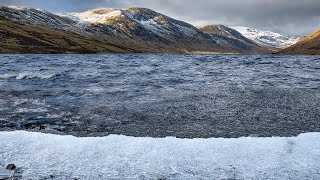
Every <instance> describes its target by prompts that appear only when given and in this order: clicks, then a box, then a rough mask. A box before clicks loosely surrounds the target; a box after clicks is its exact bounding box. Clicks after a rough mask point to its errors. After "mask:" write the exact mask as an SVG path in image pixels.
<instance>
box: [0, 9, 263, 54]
mask: <svg viewBox="0 0 320 180" xmlns="http://www.w3.org/2000/svg"><path fill="white" fill-rule="evenodd" d="M0 16H1V17H3V18H5V20H6V21H10V22H11V21H12V22H18V23H22V24H25V25H28V26H32V27H33V28H34V26H36V27H39V26H40V27H41V28H47V29H46V31H48V30H52V31H61V32H63V33H68V34H72V35H75V34H77V36H83V37H86V38H91V39H93V40H96V41H97V42H98V43H101V41H102V42H103V43H104V44H108V46H109V45H110V46H115V47H117V48H121V52H123V50H125V51H127V50H128V51H129V52H180V53H257V52H261V49H260V47H258V46H256V45H255V44H250V43H249V44H250V45H248V42H245V41H243V40H240V41H236V40H235V39H236V38H235V37H230V36H228V35H226V34H213V33H208V32H206V31H203V30H201V29H198V28H196V27H194V26H193V25H191V24H188V23H186V22H183V21H179V20H176V19H173V18H170V17H168V16H166V15H163V14H161V13H158V12H155V11H153V10H151V9H147V8H125V9H114V8H102V9H94V10H89V11H86V12H82V13H59V14H54V13H50V12H48V11H44V10H39V9H34V8H27V7H16V6H14V7H12V6H11V7H6V6H0ZM24 27H26V26H24ZM223 31H224V30H223ZM26 33H27V34H28V37H30V36H31V37H33V36H34V35H33V33H32V32H30V31H27V32H26ZM235 36H239V35H235ZM37 37H43V36H39V35H38V36H37ZM55 43H57V42H55ZM93 44H95V43H93ZM21 45H22V46H23V44H21ZM57 45H58V44H57ZM0 49H1V48H0ZM99 52H100V51H99Z"/></svg>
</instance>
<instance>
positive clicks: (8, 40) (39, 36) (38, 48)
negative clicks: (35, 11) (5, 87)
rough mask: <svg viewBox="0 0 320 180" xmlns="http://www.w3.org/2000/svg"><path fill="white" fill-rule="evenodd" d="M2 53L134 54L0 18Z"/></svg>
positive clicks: (102, 43) (97, 42) (0, 47)
mask: <svg viewBox="0 0 320 180" xmlns="http://www.w3.org/2000/svg"><path fill="white" fill-rule="evenodd" d="M0 24H1V26H0V36H1V38H0V44H1V45H0V53H10V54H12V53H98V52H124V53H125V52H134V50H130V49H126V48H123V47H119V46H114V45H111V44H107V43H105V42H102V41H98V40H96V39H93V38H91V37H86V36H80V35H78V34H72V33H67V32H62V31H57V30H53V29H49V28H44V27H39V26H33V25H26V24H23V23H17V22H15V21H12V20H8V19H7V18H5V17H3V16H0Z"/></svg>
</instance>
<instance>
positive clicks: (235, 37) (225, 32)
mask: <svg viewBox="0 0 320 180" xmlns="http://www.w3.org/2000/svg"><path fill="white" fill-rule="evenodd" d="M199 29H200V30H201V31H202V32H205V33H207V34H210V36H211V37H212V39H214V40H216V41H218V42H219V43H225V44H226V45H228V44H232V45H236V46H238V47H242V48H243V49H248V50H249V49H255V50H256V51H257V52H260V53H263V52H267V50H266V48H264V47H262V46H259V45H258V44H257V43H255V42H254V41H252V40H250V39H248V38H246V37H244V36H243V35H242V34H241V33H240V32H238V31H236V30H234V29H232V28H229V27H227V26H224V25H207V26H202V27H199Z"/></svg>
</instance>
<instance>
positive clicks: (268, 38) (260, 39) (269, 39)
mask: <svg viewBox="0 0 320 180" xmlns="http://www.w3.org/2000/svg"><path fill="white" fill-rule="evenodd" d="M232 28H233V29H235V30H237V31H239V32H240V33H241V34H242V35H243V36H245V37H246V38H248V39H251V40H252V41H254V42H256V43H257V44H259V45H261V46H265V47H267V48H276V49H284V48H287V47H289V46H291V45H293V44H295V43H296V42H298V41H299V40H301V37H290V36H284V35H282V34H279V33H275V32H270V31H261V30H257V29H254V28H248V27H241V26H236V27H232Z"/></svg>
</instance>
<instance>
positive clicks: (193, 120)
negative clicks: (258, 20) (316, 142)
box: [0, 54, 320, 138]
mask: <svg viewBox="0 0 320 180" xmlns="http://www.w3.org/2000/svg"><path fill="white" fill-rule="evenodd" d="M0 129H1V130H14V129H23V130H25V129H27V130H34V131H39V130H40V131H44V132H54V133H63V134H64V133H65V134H72V135H77V136H105V135H108V134H124V135H130V136H152V137H164V136H176V137H187V138H196V137H204V138H207V137H240V136H250V135H253V136H292V135H298V134H300V133H303V132H315V131H316V132H319V131H320V57H319V56H274V55H270V56H239V55H143V54H138V55H137V54H134V55H133V54H131V55H130V54H129V55H116V54H110V55H0Z"/></svg>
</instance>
